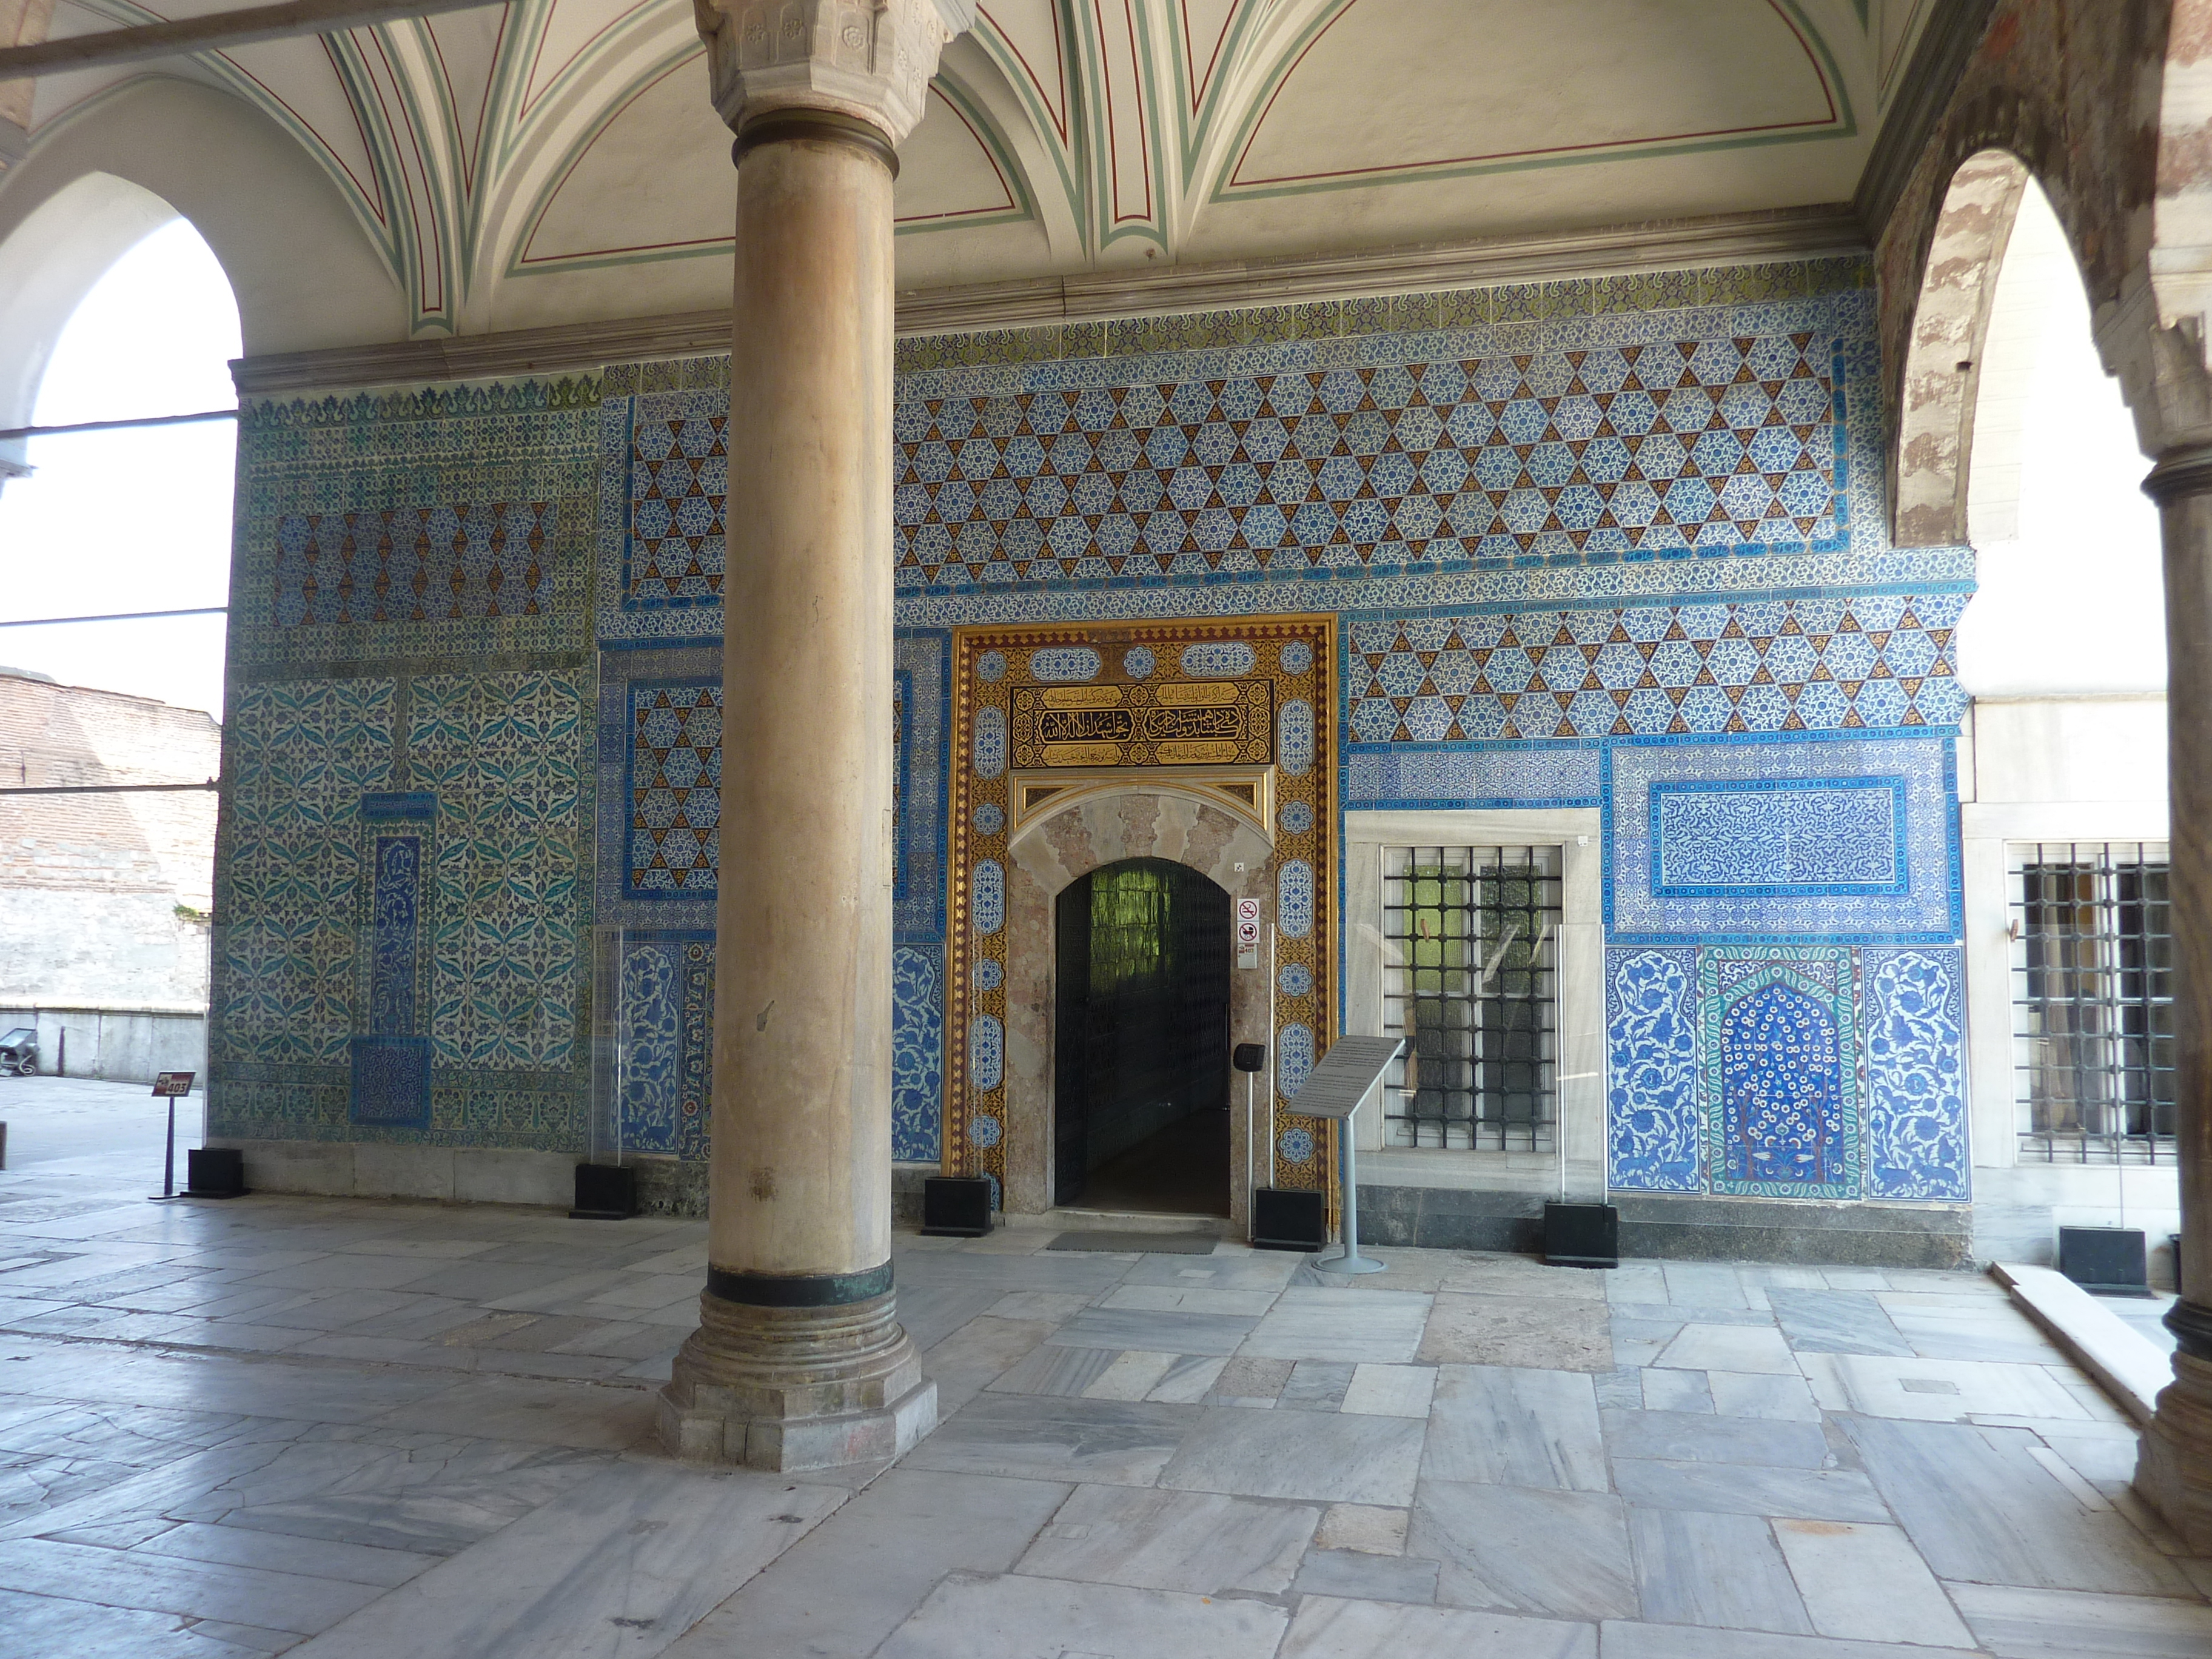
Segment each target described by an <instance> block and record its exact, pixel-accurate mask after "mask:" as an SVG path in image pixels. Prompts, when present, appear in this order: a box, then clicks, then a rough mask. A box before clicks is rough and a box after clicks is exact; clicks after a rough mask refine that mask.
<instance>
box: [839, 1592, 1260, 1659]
mask: <svg viewBox="0 0 2212 1659" xmlns="http://www.w3.org/2000/svg"><path fill="white" fill-rule="evenodd" d="M1289 1622H1290V1614H1289V1612H1288V1611H1287V1610H1286V1609H1285V1608H1283V1607H1278V1606H1275V1605H1274V1604H1273V1603H1271V1602H1267V1601H1243V1600H1230V1601H1221V1600H1216V1599H1214V1598H1213V1597H1211V1596H1202V1595H1188V1594H1185V1593H1182V1592H1180V1591H1175V1590H1154V1589H1130V1588H1128V1587H1127V1586H1125V1585H1121V1584H1084V1583H1071V1582H1069V1581H1067V1580H1065V1579H1059V1578H1033V1577H1024V1576H1023V1575H1020V1574H1011V1573H1010V1574H1004V1575H981V1574H975V1573H966V1572H955V1573H951V1574H949V1575H947V1576H946V1577H945V1580H944V1582H943V1583H940V1584H939V1585H938V1587H937V1588H936V1589H933V1591H931V1592H930V1594H929V1596H928V1599H927V1600H926V1601H923V1602H922V1604H921V1607H919V1608H918V1609H917V1610H916V1611H915V1614H914V1616H913V1617H912V1618H910V1619H908V1620H907V1621H906V1622H905V1623H904V1624H902V1625H901V1626H899V1627H898V1628H897V1629H896V1631H894V1632H892V1633H891V1636H890V1640H888V1641H887V1642H885V1643H884V1644H883V1646H882V1647H881V1648H880V1649H878V1655H879V1659H1038V1656H1040V1655H1048V1656H1051V1659H1063V1656H1067V1659H1089V1656H1092V1655H1096V1656H1098V1659H1108V1656H1110V1659H1192V1656H1194V1655H1200V1654H1203V1655H1206V1656H1208V1659H1272V1656H1273V1655H1274V1653H1275V1651H1276V1649H1277V1648H1278V1646H1279V1644H1280V1643H1281V1641H1282V1639H1283V1632H1284V1629H1285V1626H1287V1625H1288V1624H1289Z"/></svg>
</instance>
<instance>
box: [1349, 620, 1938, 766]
mask: <svg viewBox="0 0 2212 1659" xmlns="http://www.w3.org/2000/svg"><path fill="white" fill-rule="evenodd" d="M1965 604H1966V599H1965V596H1964V595H1962V594H1956V593H1939V594H1921V595H1915V596H1911V597H1907V596H1905V595H1898V594H1885V595H1860V596H1857V597H1856V598H1853V599H1770V600H1761V601H1757V602H1754V603H1750V604H1742V605H1678V606H1670V605H1645V606H1634V607H1600V606H1592V607H1588V608H1577V609H1575V610H1571V611H1545V610H1532V611H1517V612H1511V613H1497V614H1489V613H1486V614H1480V615H1475V616H1467V617H1404V618H1384V619H1380V620H1375V621H1362V622H1356V623H1352V625H1351V626H1350V628H1349V629H1348V630H1347V638H1348V641H1349V643H1348V647H1347V649H1346V697H1347V700H1348V707H1349V708H1350V712H1351V723H1352V736H1353V738H1355V739H1356V740H1357V741H1358V742H1361V743H1442V742H1454V741H1476V742H1480V741H1487V740H1491V739H1498V738H1604V737H1649V736H1656V735H1659V734H1662V733H1667V732H1675V733H1680V732H1802V731H1827V730H1849V729H1857V728H1862V727H1894V726H1930V725H1934V726H1948V725H1951V724H1953V723H1954V722H1956V721H1957V720H1958V719H1959V718H1960V714H1961V713H1962V711H1963V710H1964V708H1965V705H1966V698H1965V695H1964V693H1962V692H1961V691H1960V689H1959V684H1958V680H1957V678H1956V668H1955V665H1954V656H1953V635H1954V631H1955V629H1956V625H1957V623H1958V620H1959V614H1960V611H1961V610H1962V609H1963V608H1964V606H1965Z"/></svg>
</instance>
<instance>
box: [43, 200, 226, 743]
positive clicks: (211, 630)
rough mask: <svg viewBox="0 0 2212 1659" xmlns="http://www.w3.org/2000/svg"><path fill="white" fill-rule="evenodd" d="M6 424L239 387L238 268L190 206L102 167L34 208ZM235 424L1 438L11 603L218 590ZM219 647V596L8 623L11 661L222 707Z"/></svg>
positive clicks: (222, 394) (79, 418) (101, 606)
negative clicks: (129, 615)
mask: <svg viewBox="0 0 2212 1659" xmlns="http://www.w3.org/2000/svg"><path fill="white" fill-rule="evenodd" d="M0 299H4V300H6V301H9V304H8V306H7V307H5V308H7V310H8V314H9V324H10V326H9V330H8V331H7V334H8V339H7V343H6V344H5V346H4V348H0V353H3V354H4V355H0V429H14V430H20V429H21V428H53V427H69V426H76V425H81V424H83V423H87V422H147V421H149V420H155V419H158V418H160V417H165V416H179V415H200V414H210V413H215V412H218V411H223V410H231V409H234V408H235V407H236V406H237V393H236V392H235V391H234V388H233V386H232V384H231V380H230V368H229V366H230V362H231V359H233V358H234V357H235V356H238V355H239V354H240V349H241V348H240V331H239V313H238V305H237V301H236V300H235V298H234V295H233V294H232V291H231V288H230V284H229V282H228V279H227V278H226V276H225V275H224V273H223V270H222V265H221V264H219V263H218V262H217V260H216V257H215V254H214V252H213V251H212V250H211V249H210V247H209V246H208V245H207V243H206V241H205V240H204V239H203V238H202V237H201V236H200V234H199V233H198V231H197V230H196V229H195V228H193V226H192V225H191V222H189V221H188V220H185V219H184V218H181V217H179V216H178V214H177V213H176V211H175V210H173V208H171V207H170V206H169V204H167V203H166V202H164V201H162V200H161V198H160V197H157V196H155V195H153V194H152V193H151V192H149V191H145V190H143V189H141V188H139V187H138V186H137V185H132V184H129V183H126V182H125V181H124V180H122V179H115V178H112V177H109V176H107V175H105V174H100V175H95V176H94V177H92V178H88V179H81V180H79V181H78V182H77V184H76V185H72V186H70V188H69V189H68V190H65V191H62V192H60V193H59V194H58V195H57V196H56V197H54V198H53V199H52V201H50V202H48V203H46V204H45V205H44V206H43V207H41V208H40V210H38V211H36V212H35V213H33V214H32V215H31V216H30V217H29V218H28V219H27V220H26V221H25V222H24V223H23V225H22V226H21V228H19V229H18V230H17V232H16V233H15V235H14V236H12V237H10V238H9V240H8V242H7V244H6V245H5V246H0ZM18 302H19V303H20V307H21V308H20V309H17V308H15V305H16V304H17V303H18ZM235 453H236V428H235V422H234V421H232V420H229V419H228V418H218V419H214V420H210V421H204V422H193V423H190V424H180V425H173V424H158V425H149V424H134V425H125V426H122V427H111V428H107V429H104V430H91V431H75V432H53V433H47V434H44V435H40V434H38V433H33V435H29V436H27V437H25V438H19V439H16V440H14V441H9V442H6V443H0V473H5V474H7V475H9V476H8V477H7V478H6V482H5V485H4V489H0V574H4V577H5V580H6V591H5V593H4V596H0V617H6V618H33V617H77V616H87V615H112V614H114V613H118V612H139V611H179V610H208V609H219V608H220V607H221V606H222V605H224V604H225V603H226V599H227V595H228V590H229V585H230V543H231V486H232V477H233V472H234V457H235ZM94 571H96V572H97V580H96V581H88V580H87V578H88V575H90V574H92V573H93V572H94ZM222 661H223V617H222V616H221V615H220V614H213V615H204V616H196V617H167V618H163V619H161V620H156V621H143V622H131V623H100V624H92V625H88V624H82V623H80V624H71V625H68V626H61V627H31V628H26V627H11V628H8V629H0V663H6V664H9V665H13V666H15V667H17V668H21V669H26V670H29V671H33V672H34V673H40V674H44V675H46V676H48V677H50V678H53V679H55V680H57V681H59V682H61V683H62V684H66V685H78V686H88V687H94V688H98V689H100V690H107V691H120V692H125V693H129V694H131V695H133V696H144V697H152V698H155V699H156V700H158V701H160V702H166V703H169V704H172V705H174V706H177V707H180V708H196V709H205V710H208V711H210V713H213V714H217V715H218V716H219V715H220V714H221V712H222Z"/></svg>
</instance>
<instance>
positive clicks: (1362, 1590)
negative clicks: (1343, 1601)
mask: <svg viewBox="0 0 2212 1659" xmlns="http://www.w3.org/2000/svg"><path fill="white" fill-rule="evenodd" d="M1437 1571H1438V1564H1437V1562H1434V1561H1431V1560H1429V1559H1425V1558H1424V1557H1419V1556H1410V1555H1376V1554H1375V1553H1372V1552H1370V1551H1365V1550H1321V1549H1316V1550H1309V1551H1307V1552H1306V1557H1305V1559H1304V1562H1303V1563H1302V1564H1300V1565H1299V1567H1298V1576H1297V1582H1296V1583H1293V1584H1292V1585H1291V1594H1292V1595H1297V1596H1302V1597H1303V1596H1308V1595H1338V1596H1346V1597H1349V1598H1352V1599H1353V1600H1356V1601H1418V1602H1420V1603H1422V1604H1424V1605H1426V1604H1428V1603H1430V1602H1433V1601H1435V1600H1436V1599H1437Z"/></svg>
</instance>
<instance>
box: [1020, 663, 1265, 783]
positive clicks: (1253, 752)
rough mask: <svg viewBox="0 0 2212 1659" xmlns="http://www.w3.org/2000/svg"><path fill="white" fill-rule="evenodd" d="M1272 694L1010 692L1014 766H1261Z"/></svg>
mask: <svg viewBox="0 0 2212 1659" xmlns="http://www.w3.org/2000/svg"><path fill="white" fill-rule="evenodd" d="M1274 690H1275V688H1274V685H1273V683H1272V682H1270V681H1267V680H1263V679H1252V680H1245V681H1242V682H1238V681H1233V680H1229V681H1224V680H1213V681H1205V682H1200V683H1199V684H1188V683H1184V682H1170V683H1169V684H1164V685H1159V686H1152V685H1148V684H1144V683H1143V682H1141V681H1139V682H1138V683H1136V684H1127V685H1048V686H1022V687H1018V688H1017V689H1016V690H1014V691H1013V693H1012V696H1011V699H1010V701H1011V702H1012V711H1011V712H1012V716H1013V744H1014V764H1015V765H1016V766H1018V767H1023V768H1028V767H1039V766H1044V767H1051V766H1265V765H1267V763H1269V762H1271V761H1273V759H1274V758H1275V753H1274V723H1275V722H1274V714H1275V699H1274Z"/></svg>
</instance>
